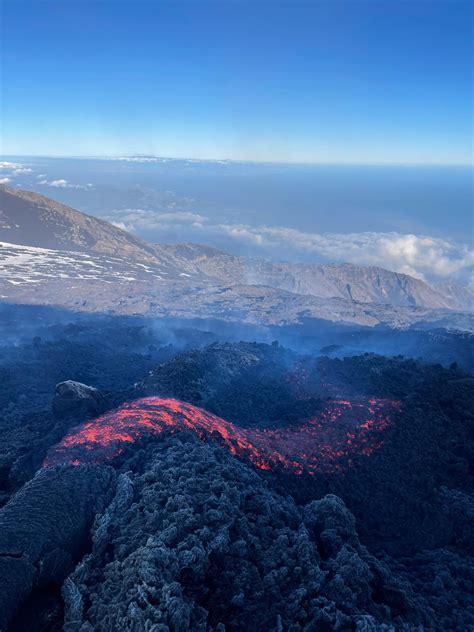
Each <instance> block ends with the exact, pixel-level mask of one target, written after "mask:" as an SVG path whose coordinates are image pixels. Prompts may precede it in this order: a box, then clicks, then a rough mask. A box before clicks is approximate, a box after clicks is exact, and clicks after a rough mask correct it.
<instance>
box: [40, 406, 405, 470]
mask: <svg viewBox="0 0 474 632" xmlns="http://www.w3.org/2000/svg"><path fill="white" fill-rule="evenodd" d="M399 407H400V403H399V402H398V401H395V400H387V399H370V400H357V401H344V400H339V401H330V402H328V403H327V405H326V408H325V409H324V411H322V412H321V413H320V414H319V416H318V417H316V418H314V419H311V420H310V421H306V422H304V423H302V424H300V425H297V426H289V427H285V428H277V429H256V428H240V427H239V426H236V425H235V424H233V423H230V422H228V421H224V420H223V419H221V418H220V417H217V416H216V415H213V414H212V413H209V412H207V411H205V410H203V409H201V408H197V407H196V406H193V405H191V404H186V403H184V402H180V401H178V400H176V399H169V398H161V397H145V398H142V399H138V400H135V401H133V402H129V403H126V404H123V405H122V406H120V407H119V408H117V409H116V410H114V411H111V412H109V413H107V414H105V415H102V416H101V417H98V418H97V419H94V420H93V421H88V422H86V423H83V424H81V425H80V426H77V427H76V428H73V429H72V430H71V431H70V432H69V433H68V434H67V435H66V436H65V437H64V438H63V439H62V441H61V442H60V443H58V444H57V445H56V446H54V447H53V448H51V450H50V451H49V452H48V455H47V457H46V459H45V461H44V464H43V465H44V467H49V466H53V465H59V464H69V465H78V464H80V463H101V462H104V461H109V460H111V459H113V458H114V457H116V456H118V455H119V454H121V453H122V452H123V451H124V450H125V448H126V447H127V445H129V444H131V443H134V442H135V441H137V440H138V439H140V438H142V437H145V436H148V435H159V434H161V433H163V432H164V431H166V430H171V431H179V430H189V431H192V432H193V433H195V434H196V435H197V437H198V438H199V439H201V440H206V439H208V440H209V439H210V440H212V441H215V442H216V443H218V444H220V445H223V446H225V447H226V448H227V449H228V450H229V451H230V452H231V453H232V454H234V455H239V456H242V457H247V458H248V459H250V460H251V461H252V463H253V464H254V465H256V466H257V467H259V468H260V469H263V470H269V469H274V468H275V467H277V466H281V467H283V468H284V469H287V470H289V471H291V472H293V473H295V474H301V473H302V472H307V473H309V474H315V473H316V472H331V471H336V470H344V469H346V468H347V467H350V466H351V464H352V459H353V458H354V457H355V456H356V455H363V456H369V455H370V454H372V453H373V452H374V451H375V450H377V449H378V448H379V447H380V446H381V445H382V440H381V438H380V434H381V432H382V431H384V430H385V429H386V428H387V427H388V426H389V425H390V423H391V422H390V416H391V414H392V413H393V412H395V411H397V410H398V409H399Z"/></svg>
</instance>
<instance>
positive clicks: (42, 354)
mask: <svg viewBox="0 0 474 632" xmlns="http://www.w3.org/2000/svg"><path fill="white" fill-rule="evenodd" d="M107 327H108V328H109V330H110V327H111V325H110V324H107V323H105V324H102V323H99V325H98V326H95V325H94V324H93V322H89V323H87V321H84V322H83V323H82V324H78V325H76V326H75V328H74V331H73V330H72V329H71V325H64V326H63V330H62V332H63V333H62V334H61V336H62V338H59V339H58V340H57V341H54V340H52V341H50V342H44V341H41V340H37V339H35V342H34V343H33V345H32V346H31V347H30V346H28V347H27V346H26V342H25V343H18V342H17V343H16V344H15V346H13V347H12V349H11V351H10V352H9V353H14V354H15V358H14V362H15V365H18V371H19V373H18V380H16V379H13V378H14V374H13V372H9V371H8V370H5V368H7V367H8V364H7V360H8V357H9V356H8V355H7V354H6V351H7V349H6V348H5V349H4V351H3V356H1V357H0V361H1V364H2V370H3V374H2V375H4V376H5V377H8V376H9V375H10V382H8V383H6V382H4V384H5V386H6V387H7V388H6V389H4V390H2V391H1V392H0V394H1V396H2V411H3V414H2V417H1V419H0V432H1V439H2V441H1V451H0V463H1V466H0V474H1V479H0V480H1V488H2V495H3V503H6V504H5V505H4V507H3V509H0V549H1V551H0V553H1V554H0V567H1V571H2V572H1V573H0V578H1V579H0V583H1V588H2V590H0V612H1V616H2V620H1V622H0V625H1V626H3V628H5V627H6V626H7V624H8V628H7V629H8V630H9V631H11V632H14V631H23V630H24V631H26V630H28V632H35V631H39V630H60V629H65V630H68V631H70V632H72V631H74V632H75V631H81V632H86V631H90V630H93V629H94V630H104V631H105V630H107V631H108V630H110V631H111V630H122V629H123V630H129V629H130V630H142V629H150V630H163V631H165V630H170V631H174V630H183V631H184V630H187V629H193V630H194V629H195V630H203V631H205V630H209V631H211V630H215V631H217V630H219V631H223V630H224V629H226V630H236V631H237V630H243V629H245V630H251V631H252V630H255V631H256V630H260V629H262V626H263V629H269V630H271V629H276V630H285V631H286V630H292V631H295V632H296V631H297V630H301V631H303V630H307V631H309V630H320V629H321V630H348V629H356V630H357V629H358V630H391V629H393V630H413V632H415V630H416V631H417V632H419V631H420V630H433V631H438V630H439V631H440V632H441V631H442V630H443V631H444V630H454V631H459V632H461V631H463V632H464V630H466V629H469V628H470V627H471V626H472V625H474V603H473V601H472V593H473V588H474V575H473V573H472V568H473V565H472V555H473V553H474V552H473V550H472V541H473V538H472V536H473V534H472V520H471V517H472V493H473V478H472V468H471V464H472V462H474V458H473V457H474V452H473V450H474V444H473V443H472V423H473V420H474V410H473V408H472V383H473V378H472V376H471V375H470V374H468V373H466V372H464V371H463V370H462V369H460V368H458V367H457V366H456V365H455V364H453V365H452V366H451V367H446V368H443V367H441V366H440V365H430V364H425V363H421V362H417V361H414V360H410V359H405V358H402V357H398V358H384V357H382V356H379V355H374V354H365V355H361V356H354V357H352V358H346V359H330V358H328V357H324V356H322V357H321V356H312V355H301V354H298V353H295V352H294V351H291V350H289V349H285V348H283V347H281V346H280V345H278V344H276V343H275V344H273V345H266V344H256V343H237V344H230V343H214V344H212V345H209V346H204V347H203V348H197V347H195V346H194V347H193V348H191V349H189V350H188V351H184V352H179V351H178V350H174V352H173V351H170V349H169V347H168V346H165V347H163V349H160V348H155V349H154V350H153V349H150V347H151V344H150V343H151V342H152V339H151V338H150V337H149V334H148V333H147V332H146V331H144V330H143V328H137V329H134V328H131V327H130V325H129V324H126V323H125V324H124V326H123V327H122V328H119V329H118V330H117V333H116V334H115V338H112V337H111V334H110V333H108V334H107V333H106V332H107V331H108V330H107ZM56 331H57V332H58V331H61V330H60V329H58V326H56ZM71 334H73V336H71ZM94 336H96V337H97V340H99V339H100V340H102V341H103V346H102V348H100V346H99V345H95V343H94ZM86 340H90V341H92V342H91V347H90V350H89V351H88V350H87V348H86V347H84V344H85V342H83V341H86ZM155 344H157V342H156V340H155ZM109 345H110V355H109V351H108V349H107V348H108V346H109ZM23 347H24V352H23V354H21V355H18V354H19V352H20V350H21V349H22V348H23ZM43 347H44V348H43ZM56 347H57V349H56ZM170 353H171V356H170ZM55 354H56V355H55ZM167 354H168V357H166V355H167ZM55 357H57V358H58V360H59V358H61V359H62V360H61V362H59V361H58V362H57V363H55V365H56V374H54V375H53V374H51V373H50V372H49V370H48V371H45V370H44V369H43V370H41V366H42V365H43V366H46V364H45V363H46V362H47V359H48V358H52V359H53V360H54V358H55ZM20 358H21V364H18V360H19V359H20ZM58 377H61V378H62V379H61V380H59V384H58V385H57V387H56V389H55V388H54V380H55V379H57V378H58ZM73 379H74V380H76V381H70V380H73ZM80 379H82V380H83V381H84V383H82V384H81V383H79V382H78V380H80ZM44 380H49V384H50V386H49V391H48V386H47V384H46V382H45V381H44ZM97 387H99V390H97ZM25 394H30V395H31V398H30V399H29V398H27V397H26V398H25ZM143 395H146V396H147V397H151V398H152V399H153V398H170V397H173V398H175V399H173V400H169V399H164V400H163V399H159V401H158V402H157V401H155V400H154V401H153V402H151V403H150V402H149V401H147V402H145V403H144V402H142V400H140V399H139V398H140V397H143ZM364 398H365V399H364ZM341 400H343V401H341ZM387 400H390V401H392V400H396V401H397V402H399V405H398V404H397V406H396V407H395V408H394V407H393V406H392V405H391V406H390V408H387V409H384V411H385V412H386V413H387V414H388V415H389V419H388V421H387V423H386V422H385V421H384V422H383V424H382V426H380V425H379V426H374V427H372V429H371V427H370V422H369V421H367V419H368V417H367V415H369V417H370V416H371V415H375V419H376V420H377V419H378V417H377V415H378V412H377V410H378V409H377V405H378V404H377V401H387ZM362 401H367V402H368V404H367V407H365V408H363V407H362V408H361V407H360V406H359V404H358V402H362ZM173 402H176V403H173ZM195 406H198V407H199V408H195ZM364 406H365V404H364ZM328 407H329V410H332V411H334V410H337V409H338V408H339V409H341V410H342V411H343V414H342V416H341V415H339V414H337V415H336V416H332V415H330V416H329V417H325V416H324V415H325V411H327V410H328ZM351 409H352V413H350V414H349V412H348V411H350V410H351ZM6 411H8V415H7V414H5V413H6ZM104 411H105V413H104ZM199 411H203V412H199ZM385 412H384V414H385ZM195 413H197V414H198V417H194V415H195ZM360 413H363V416H361V414H360ZM183 414H184V417H183V416H182V415H183ZM97 415H99V417H97ZM216 415H218V416H219V417H216ZM85 417H87V420H86V421H85ZM315 418H318V419H320V421H321V420H322V421H323V423H322V425H321V424H319V425H313V426H310V427H312V428H313V429H315V430H317V435H316V436H315V438H314V440H315V441H317V442H319V446H320V447H319V449H318V459H319V460H318V461H312V463H313V464H314V465H315V469H314V470H313V471H312V472H305V471H303V472H300V471H298V469H295V468H294V467H292V466H291V467H287V466H286V464H285V463H284V462H282V461H281V460H279V462H276V463H275V462H272V461H271V459H270V460H267V462H266V463H262V462H261V461H259V460H256V461H255V460H253V458H252V451H251V449H250V448H251V444H255V445H257V447H258V448H259V450H260V451H261V450H262V449H264V447H265V446H276V445H277V444H276V443H275V442H278V450H280V453H281V454H283V453H284V454H287V455H290V454H293V457H292V458H293V460H294V457H295V456H297V455H296V453H295V452H294V450H301V449H303V451H304V453H307V446H306V445H305V441H306V439H307V437H309V436H310V435H309V434H308V430H307V429H308V426H307V423H308V420H309V421H311V420H313V419H315ZM172 419H176V420H180V419H181V420H184V421H186V423H185V424H183V423H178V424H177V425H176V426H173V424H172ZM193 419H195V421H196V423H195V424H194V425H193ZM203 424H204V425H203ZM209 424H211V425H209ZM212 424H218V425H215V426H214V427H212ZM305 424H306V425H305ZM157 428H159V429H160V431H159V432H154V431H153V429H157ZM358 428H360V429H361V430H362V431H363V432H364V433H372V434H365V435H364V436H365V437H366V438H369V437H370V440H371V441H372V440H375V443H373V444H367V443H366V442H364V443H362V444H361V443H359V442H358V440H357V438H356V437H357V432H358ZM150 429H151V430H152V431H150ZM145 430H146V431H145ZM203 430H205V432H203ZM333 430H334V431H337V432H338V433H339V434H338V435H335V434H334V432H333ZM230 432H231V433H233V436H231V437H229V433H230ZM341 433H342V434H341ZM342 436H344V437H346V438H347V439H348V440H349V441H350V443H349V444H347V445H350V446H352V447H351V453H350V458H349V460H347V459H346V458H345V457H341V456H340V455H339V450H340V449H341V447H342V445H343V444H341V441H340V439H341V437H342ZM75 438H77V441H75ZM84 439H85V440H86V443H87V445H86V443H84ZM264 439H265V440H266V441H267V443H266V444H265V443H262V441H263V440H264ZM255 442H257V443H255ZM369 445H370V446H371V448H373V449H370V450H368V449H366V448H367V447H369ZM119 447H120V449H117V448H119ZM359 447H361V448H362V450H361V451H358V450H359ZM86 448H87V449H86ZM329 449H332V450H333V451H335V453H334V454H331V453H330V452H329ZM291 450H293V452H291ZM282 451H284V452H282ZM48 455H49V456H48ZM45 457H46V460H45ZM53 457H54V458H53ZM82 458H85V459H86V460H87V461H88V462H89V463H90V461H91V460H92V461H93V462H94V463H93V464H87V463H86V464H82V463H81V459H82ZM298 458H301V454H300V455H299V457H298ZM305 458H306V457H305ZM334 458H336V459H337V460H336V461H334ZM336 462H337V463H340V464H344V467H343V468H339V467H337V468H333V467H326V465H327V464H334V463H336ZM61 463H62V464H61ZM262 603H263V604H265V608H264V609H263V611H262ZM63 626H64V627H63Z"/></svg>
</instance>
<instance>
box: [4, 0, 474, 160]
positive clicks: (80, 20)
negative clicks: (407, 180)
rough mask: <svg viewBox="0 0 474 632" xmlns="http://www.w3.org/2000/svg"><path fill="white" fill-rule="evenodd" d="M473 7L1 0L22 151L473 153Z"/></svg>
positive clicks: (7, 103)
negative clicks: (471, 42)
mask: <svg viewBox="0 0 474 632" xmlns="http://www.w3.org/2000/svg"><path fill="white" fill-rule="evenodd" d="M472 17H473V16H472V4H471V2H462V1H457V0H446V1H443V0H432V1H429V0H423V1H422V2H417V1H416V0H411V1H410V2H408V1H407V2H405V1H403V0H379V1H376V0H373V1H369V0H367V1H362V0H360V1H359V0H352V1H349V2H339V1H338V0H330V1H327V2H326V1H321V2H318V1H314V2H311V1H308V2H301V3H299V2H297V1H295V0H292V1H291V2H290V1H288V2H278V3H275V2H271V1H267V2H255V1H254V2H242V1H241V2H239V1H232V2H230V1H228V2H225V1H221V2H200V1H194V2H184V1H180V0H177V1H174V2H171V1H170V2H160V1H159V0H156V1H155V2H151V1H150V2H143V1H140V0H135V1H134V2H128V1H119V0H115V1H113V2H112V1H110V2H109V1H107V0H102V1H95V2H89V1H86V0H84V1H76V0H62V1H61V2H48V1H42V0H35V1H32V0H30V1H22V0H3V2H2V26H1V30H2V58H3V63H2V77H1V79H2V86H1V89H2V112H1V127H2V130H1V131H2V144H1V147H0V152H1V153H3V154H16V155H121V154H127V155H128V154H135V153H140V154H154V155H161V156H176V157H191V158H230V159H241V160H275V161H290V162H300V161H301V162H342V163H376V164H377V163H396V164H399V163H402V164H405V163H406V164H409V163H417V164H420V163H421V164H430V163H435V164H467V163H470V162H471V160H472V155H471V152H472V136H471V134H472V115H471V105H472V102H471V91H472V49H471V48H470V46H471V44H470V41H471V38H472Z"/></svg>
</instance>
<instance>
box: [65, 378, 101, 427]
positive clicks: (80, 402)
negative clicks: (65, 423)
mask: <svg viewBox="0 0 474 632" xmlns="http://www.w3.org/2000/svg"><path fill="white" fill-rule="evenodd" d="M104 404H105V398H104V396H103V395H102V393H101V392H100V391H99V390H98V389H97V388H94V387H93V386H88V385H87V384H82V383H81V382H75V381H74V380H66V381H65V382H60V383H59V384H57V385H56V389H55V394H54V398H53V413H54V415H55V417H59V418H61V417H70V416H78V415H84V416H94V415H99V414H100V413H101V412H103V410H104Z"/></svg>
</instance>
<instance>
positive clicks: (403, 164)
mask: <svg viewBox="0 0 474 632" xmlns="http://www.w3.org/2000/svg"><path fill="white" fill-rule="evenodd" d="M0 157H5V158H53V159H59V158H62V159H68V160H110V161H124V162H126V161H127V160H130V161H131V162H133V159H137V160H136V162H137V163H140V160H139V159H143V162H144V163H146V159H149V160H150V162H153V161H154V160H156V161H160V160H163V161H170V162H172V161H175V162H209V163H215V162H219V163H230V164H251V165H283V166H284V165H289V166H290V165H291V166H314V167H317V166H320V167H324V166H335V167H338V166H340V167H451V168H471V169H472V168H474V162H409V161H406V162H405V161H402V162H400V161H399V162H396V161H394V162H351V161H345V160H330V161H321V160H319V161H285V160H250V159H239V158H191V157H183V156H160V155H156V154H136V153H135V154H19V153H7V152H1V153H0Z"/></svg>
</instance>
